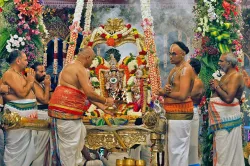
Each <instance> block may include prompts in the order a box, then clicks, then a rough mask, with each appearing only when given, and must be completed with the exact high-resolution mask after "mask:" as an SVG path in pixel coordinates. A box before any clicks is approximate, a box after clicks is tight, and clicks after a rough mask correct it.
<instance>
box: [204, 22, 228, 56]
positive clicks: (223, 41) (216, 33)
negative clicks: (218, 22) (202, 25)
mask: <svg viewBox="0 0 250 166" xmlns="http://www.w3.org/2000/svg"><path fill="white" fill-rule="evenodd" d="M231 26H232V24H231V23H224V24H223V25H222V29H218V28H217V27H215V26H210V27H209V32H210V34H211V36H213V37H214V38H215V40H216V41H217V42H218V47H219V50H220V52H221V53H222V54H224V53H226V52H229V51H230V49H229V48H230V47H229V46H230V45H231V44H232V40H231V39H230V37H231V36H230V33H229V32H228V31H229V29H230V27H231Z"/></svg>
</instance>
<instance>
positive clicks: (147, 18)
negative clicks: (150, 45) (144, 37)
mask: <svg viewBox="0 0 250 166" xmlns="http://www.w3.org/2000/svg"><path fill="white" fill-rule="evenodd" d="M140 2H141V15H142V20H143V23H142V24H143V25H146V26H150V27H151V31H152V33H154V26H153V17H152V15H151V9H150V0H140ZM145 28H146V27H145Z"/></svg>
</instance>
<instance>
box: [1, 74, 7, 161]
mask: <svg viewBox="0 0 250 166" xmlns="http://www.w3.org/2000/svg"><path fill="white" fill-rule="evenodd" d="M8 92H9V86H8V85H4V84H3V81H2V79H0V114H3V107H4V101H3V95H6V94H8ZM3 156H4V133H3V129H0V165H4V162H3Z"/></svg>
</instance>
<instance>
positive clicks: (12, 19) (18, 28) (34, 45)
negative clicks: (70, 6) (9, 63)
mask: <svg viewBox="0 0 250 166" xmlns="http://www.w3.org/2000/svg"><path fill="white" fill-rule="evenodd" d="M13 4H14V5H13ZM1 7H2V8H1V12H0V14H1V15H3V16H4V18H5V22H6V24H10V25H11V26H10V27H8V30H7V31H2V32H0V33H1V34H0V36H2V35H3V37H4V38H1V40H0V46H1V47H2V46H5V48H4V47H2V48H1V50H0V51H1V52H0V54H1V56H4V57H7V56H8V54H9V52H11V51H13V50H14V49H18V50H21V51H24V52H25V53H26V55H27V58H28V61H29V65H32V64H33V62H34V61H36V60H40V59H41V58H40V57H42V56H43V47H42V41H41V33H45V32H46V29H45V27H44V24H43V23H42V20H41V14H42V6H41V4H39V3H37V1H36V0H33V1H28V0H24V1H14V2H7V1H5V3H2V2H1ZM2 26H3V27H2ZM4 26H5V25H1V29H2V28H3V30H4V29H5V27H4Z"/></svg>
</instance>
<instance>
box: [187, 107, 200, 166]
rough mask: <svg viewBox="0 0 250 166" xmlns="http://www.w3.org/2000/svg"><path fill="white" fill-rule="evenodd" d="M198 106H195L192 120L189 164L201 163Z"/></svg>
mask: <svg viewBox="0 0 250 166" xmlns="http://www.w3.org/2000/svg"><path fill="white" fill-rule="evenodd" d="M198 109H199V108H198V106H194V117H193V120H192V122H191V132H190V147H189V156H188V163H189V165H199V156H198V137H199V113H198Z"/></svg>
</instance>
